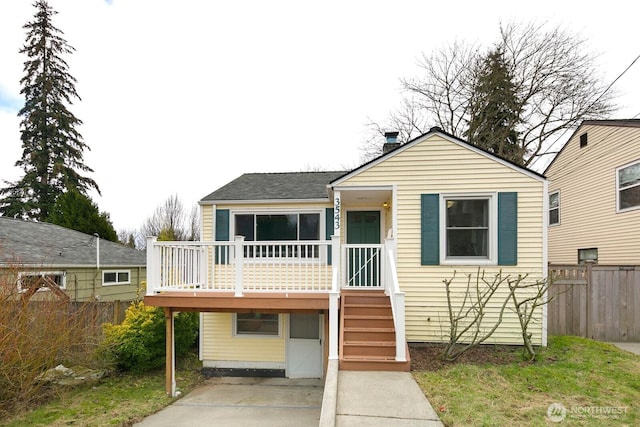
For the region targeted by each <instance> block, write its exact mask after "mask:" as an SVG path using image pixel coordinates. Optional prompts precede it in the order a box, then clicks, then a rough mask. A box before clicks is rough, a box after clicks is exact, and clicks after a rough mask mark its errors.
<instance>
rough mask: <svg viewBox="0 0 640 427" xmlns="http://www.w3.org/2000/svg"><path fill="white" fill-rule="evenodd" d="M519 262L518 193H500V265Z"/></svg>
mask: <svg viewBox="0 0 640 427" xmlns="http://www.w3.org/2000/svg"><path fill="white" fill-rule="evenodd" d="M516 264H518V193H515V192H510V193H498V265H516Z"/></svg>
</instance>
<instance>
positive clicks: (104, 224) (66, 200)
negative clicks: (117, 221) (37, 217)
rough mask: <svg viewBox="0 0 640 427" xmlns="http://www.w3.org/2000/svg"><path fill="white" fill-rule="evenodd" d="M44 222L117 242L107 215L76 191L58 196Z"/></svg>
mask: <svg viewBox="0 0 640 427" xmlns="http://www.w3.org/2000/svg"><path fill="white" fill-rule="evenodd" d="M46 220H47V222H50V223H52V224H57V225H61V226H62V227H66V228H70V229H72V230H77V231H81V232H83V233H87V234H98V236H100V237H101V238H103V239H105V240H110V241H112V242H117V241H118V233H116V230H115V228H113V224H112V223H111V219H110V218H109V214H108V213H106V212H100V211H99V209H98V206H97V205H96V204H95V203H94V202H92V201H91V199H90V198H88V197H87V196H85V195H83V194H80V193H79V192H78V190H70V191H67V192H66V193H64V194H62V195H60V196H59V197H58V199H57V200H56V203H55V205H53V206H52V207H51V212H50V213H49V216H48V217H47V219H46Z"/></svg>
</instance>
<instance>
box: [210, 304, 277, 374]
mask: <svg viewBox="0 0 640 427" xmlns="http://www.w3.org/2000/svg"><path fill="white" fill-rule="evenodd" d="M285 319H286V316H284V315H280V336H279V337H248V336H234V335H233V314H232V313H205V314H204V315H203V325H202V334H203V337H202V338H203V339H202V359H203V360H211V361H215V360H225V361H226V360H234V361H246V362H277V363H284V361H285V334H284V331H285V330H286V329H285V324H284V322H285Z"/></svg>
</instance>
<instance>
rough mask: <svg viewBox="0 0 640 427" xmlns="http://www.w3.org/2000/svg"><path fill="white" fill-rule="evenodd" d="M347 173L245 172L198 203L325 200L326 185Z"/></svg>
mask: <svg viewBox="0 0 640 427" xmlns="http://www.w3.org/2000/svg"><path fill="white" fill-rule="evenodd" d="M346 173H347V172H346V171H341V172H337V171H333V172H283V173H246V174H244V175H241V176H240V177H238V178H236V179H234V180H233V181H231V182H230V183H228V184H226V185H224V186H223V187H220V188H219V189H217V190H216V191H214V192H213V193H211V194H209V195H208V196H205V197H204V198H203V199H202V200H201V202H219V201H230V200H303V199H327V198H328V197H329V196H328V194H327V184H329V183H330V182H331V181H333V180H335V179H337V178H339V177H341V176H342V175H344V174H346Z"/></svg>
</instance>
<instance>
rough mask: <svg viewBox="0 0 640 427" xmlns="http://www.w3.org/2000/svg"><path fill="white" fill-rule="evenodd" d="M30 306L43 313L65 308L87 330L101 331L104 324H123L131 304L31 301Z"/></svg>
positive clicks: (127, 302) (66, 312)
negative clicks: (52, 309) (53, 307)
mask: <svg viewBox="0 0 640 427" xmlns="http://www.w3.org/2000/svg"><path fill="white" fill-rule="evenodd" d="M28 304H29V305H30V306H31V307H30V308H33V309H36V310H41V311H49V310H51V306H55V307H56V309H60V308H63V312H64V313H65V314H66V315H67V316H74V315H76V316H77V317H78V319H80V321H82V322H83V324H84V327H85V328H95V329H101V328H102V325H103V324H104V323H113V324H119V323H121V322H122V321H123V320H124V314H125V311H126V310H127V308H128V307H129V304H130V302H129V301H109V302H101V301H100V302H99V301H92V302H79V301H29V302H28ZM61 306H64V307H61Z"/></svg>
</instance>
